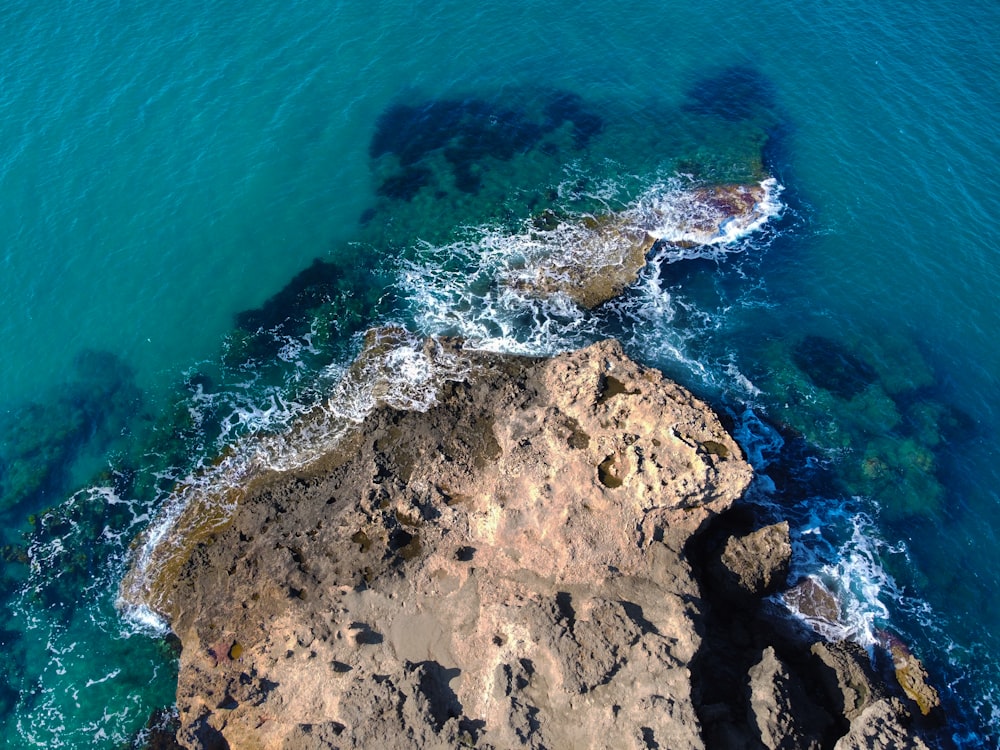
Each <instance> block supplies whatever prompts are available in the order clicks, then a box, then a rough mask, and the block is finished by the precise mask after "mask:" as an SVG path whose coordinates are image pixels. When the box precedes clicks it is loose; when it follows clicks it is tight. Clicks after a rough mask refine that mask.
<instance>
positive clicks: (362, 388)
mask: <svg viewBox="0 0 1000 750" xmlns="http://www.w3.org/2000/svg"><path fill="white" fill-rule="evenodd" d="M366 346H367V348H366V350H365V351H364V352H363V353H362V355H361V357H360V358H359V359H358V360H357V361H356V362H355V363H354V365H352V366H351V367H350V368H346V369H344V370H343V374H342V377H341V378H340V380H339V381H338V382H337V384H336V386H335V387H334V388H333V390H332V392H331V393H330V394H329V395H328V397H327V398H326V399H325V400H324V401H322V402H321V403H318V404H314V405H305V404H301V403H298V402H286V401H283V400H281V399H280V398H279V397H277V396H274V395H272V396H270V397H269V398H268V400H267V402H266V403H265V405H264V406H263V407H261V408H257V409H252V410H249V411H247V410H241V411H239V412H237V413H234V415H233V425H235V424H237V423H239V424H240V425H241V427H243V428H244V429H245V430H246V431H247V432H248V433H249V434H248V435H247V436H245V437H243V438H241V439H240V440H238V441H236V443H235V444H234V445H233V447H232V449H230V450H229V451H227V453H226V454H225V455H224V456H223V457H222V458H221V459H219V460H218V461H217V462H216V463H214V464H212V465H203V466H202V467H201V469H200V470H199V471H196V472H192V473H191V474H190V475H188V476H187V477H186V478H185V479H184V480H183V481H182V482H181V483H180V485H179V487H178V488H177V490H176V491H175V492H174V493H173V494H172V495H171V497H170V498H169V499H168V500H167V502H166V503H165V504H164V506H163V507H162V508H161V509H160V511H159V513H158V516H157V519H156V520H155V521H154V522H153V523H152V524H151V525H150V526H149V528H148V529H147V530H146V531H145V533H144V534H143V537H142V543H141V544H140V546H139V548H138V549H137V550H136V551H135V553H134V556H133V561H132V575H130V576H129V577H127V578H126V581H125V583H124V584H123V588H122V591H121V596H120V599H119V607H120V609H121V611H122V612H123V613H124V614H125V616H126V617H127V618H128V619H129V620H130V621H131V622H132V623H133V625H134V626H135V627H136V628H137V629H140V630H145V631H153V632H159V631H161V630H162V628H163V627H164V623H163V620H162V618H161V617H160V615H159V614H158V613H157V612H156V611H155V610H156V603H155V602H151V601H149V600H148V598H147V595H148V584H149V577H148V574H149V573H150V572H151V571H153V570H155V569H156V566H157V565H158V564H161V563H162V562H163V561H164V560H165V559H168V557H169V555H170V552H171V550H172V549H174V547H175V546H176V545H182V544H183V539H184V535H185V533H186V531H188V530H187V529H184V528H179V527H178V523H179V522H180V520H181V518H182V517H183V513H184V510H185V509H186V508H188V507H189V506H190V505H191V503H195V502H197V503H199V505H198V507H199V509H200V510H201V511H202V513H201V515H200V517H199V518H198V519H194V521H193V522H194V523H197V524H198V525H199V527H200V528H207V527H212V526H221V525H223V524H225V523H226V521H227V519H228V518H229V517H230V516H231V514H232V512H233V510H234V509H235V502H236V498H238V496H239V493H240V492H241V489H242V488H244V487H246V486H247V484H248V483H249V482H250V481H251V480H253V479H254V478H255V477H258V476H261V475H262V474H264V473H265V472H268V471H288V470H292V469H297V468H301V467H303V466H306V465H308V464H310V463H312V462H313V461H315V460H316V459H318V458H320V457H321V456H323V455H325V454H327V453H329V452H330V451H331V450H332V449H334V448H335V447H336V445H337V444H338V443H339V442H340V441H341V440H342V439H343V438H344V436H345V435H347V434H348V433H349V431H350V430H351V429H352V428H353V427H354V426H355V425H357V424H358V423H359V422H360V421H362V420H363V419H364V418H365V416H366V415H367V414H369V413H370V412H371V410H372V409H374V408H375V407H376V406H379V405H383V404H384V405H387V406H391V407H393V408H396V409H404V410H420V411H424V410H426V409H428V408H430V406H432V405H433V404H434V402H435V400H436V395H437V393H438V390H439V388H440V386H441V385H442V384H443V383H444V382H445V381H447V380H462V379H464V378H465V377H466V376H467V374H468V371H469V363H468V361H467V360H466V359H465V358H464V357H462V356H461V355H460V354H458V353H456V352H455V351H453V350H450V349H448V348H446V347H443V346H440V345H439V344H437V343H436V342H434V341H433V340H431V341H427V342H425V341H424V340H423V339H421V338H419V337H417V336H415V335H413V334H409V333H407V332H405V331H404V330H402V329H400V328H392V329H382V330H380V331H374V332H372V333H371V334H370V335H369V340H368V341H367V342H366ZM233 425H231V427H232V426H233ZM230 490H231V491H232V492H229V491H230Z"/></svg>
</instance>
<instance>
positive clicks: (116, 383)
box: [0, 349, 142, 527]
mask: <svg viewBox="0 0 1000 750" xmlns="http://www.w3.org/2000/svg"><path fill="white" fill-rule="evenodd" d="M141 403H142V392H141V391H140V389H139V388H138V386H136V384H135V376H134V373H133V371H132V369H131V368H130V367H129V366H128V365H127V364H126V363H125V362H123V361H122V360H121V359H120V358H119V357H117V356H116V355H114V354H112V353H111V352H106V351H101V350H94V349H86V350H83V351H81V352H79V353H78V354H77V355H76V356H75V357H74V358H73V361H72V365H71V369H70V371H69V377H68V378H67V380H66V382H65V383H63V384H62V385H61V386H59V387H58V388H56V389H55V390H54V392H52V393H50V394H46V397H45V398H43V399H41V400H38V401H33V402H30V403H26V404H21V405H14V408H13V409H12V410H11V411H10V412H8V413H7V414H6V415H5V416H4V417H3V424H2V425H0V497H3V498H4V505H3V507H4V511H3V514H2V516H0V517H3V518H4V520H5V521H6V525H7V526H8V527H11V526H13V527H19V526H20V522H21V520H22V519H23V518H24V517H25V516H27V515H29V514H35V513H37V512H38V511H39V510H41V509H42V508H44V507H45V505H46V504H47V503H54V502H55V501H61V500H62V499H63V498H64V497H65V496H66V494H67V493H68V492H69V491H70V489H71V484H72V480H73V475H74V471H75V470H78V464H81V463H84V462H87V461H88V459H89V461H90V463H92V464H93V465H94V466H93V467H89V466H88V468H92V469H97V470H100V468H103V467H102V466H101V465H100V460H101V457H102V454H103V453H104V452H105V451H106V450H107V449H108V447H109V446H110V445H111V443H113V442H114V441H115V440H117V439H120V438H121V434H122V431H123V430H125V429H127V428H129V427H130V425H131V420H132V418H133V416H134V415H135V413H136V411H137V409H138V408H139V406H140V404H141ZM84 471H85V470H84ZM84 476H85V477H86V478H89V477H88V476H87V475H86V474H85V475H84ZM77 479H78V480H79V479H80V477H77Z"/></svg>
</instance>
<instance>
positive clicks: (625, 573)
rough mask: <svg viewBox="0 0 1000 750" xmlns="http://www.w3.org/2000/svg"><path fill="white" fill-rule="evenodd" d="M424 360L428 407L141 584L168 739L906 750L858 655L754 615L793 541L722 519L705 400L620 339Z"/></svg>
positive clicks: (317, 465)
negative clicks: (169, 682)
mask: <svg viewBox="0 0 1000 750" xmlns="http://www.w3.org/2000/svg"><path fill="white" fill-rule="evenodd" d="M445 350H447V352H448V353H449V356H460V357H464V358H466V359H467V361H468V364H469V368H468V374H467V375H465V376H464V377H463V378H462V379H456V380H448V381H445V382H443V383H442V384H441V387H440V390H439V392H438V394H437V399H436V402H435V403H434V404H433V405H431V406H430V407H429V408H428V409H427V410H426V411H406V410H398V409H393V408H391V407H388V406H381V407H377V408H375V409H374V410H373V411H372V412H371V413H370V414H369V415H368V417H367V418H366V419H365V420H364V421H363V422H362V423H361V424H359V425H358V427H357V428H356V429H354V430H353V431H352V432H351V433H349V434H348V436H347V437H345V438H344V440H343V442H342V443H341V445H340V446H339V448H338V449H337V450H335V451H332V452H331V453H329V454H328V455H326V456H324V457H322V458H320V459H318V460H316V461H314V462H313V463H311V464H310V465H309V466H307V467H305V468H300V469H297V470H295V471H285V472H281V473H278V472H275V473H272V474H270V475H268V476H266V477H264V478H262V479H260V480H259V481H255V482H254V483H253V485H252V486H251V487H249V488H248V489H247V491H246V493H245V494H244V496H243V497H242V498H241V499H240V501H239V503H238V504H237V505H236V507H235V508H234V509H233V510H232V515H231V517H230V518H229V520H228V522H227V523H226V524H224V525H221V526H218V527H216V528H214V530H212V531H211V533H206V534H205V535H204V536H203V537H202V538H201V539H200V540H199V541H198V543H197V544H196V545H193V548H192V549H191V551H190V555H189V556H188V557H187V559H186V560H184V561H182V563H181V564H178V565H175V566H172V567H171V569H170V572H169V573H168V574H165V575H161V576H160V577H159V578H158V579H157V581H156V583H155V587H156V588H157V589H158V590H157V596H156V601H158V602H161V603H163V606H162V608H163V609H164V611H163V612H162V614H163V615H164V616H165V617H167V618H168V620H169V622H170V625H171V627H172V629H173V630H174V632H175V633H176V635H177V636H178V637H179V639H180V641H181V643H182V651H181V655H180V675H179V680H178V689H177V707H178V710H179V728H178V730H177V735H176V736H177V741H178V742H179V743H180V744H181V745H182V746H184V747H188V748H225V747H232V748H244V749H246V748H250V749H253V748H268V749H272V748H273V749H274V750H278V749H281V750H296V749H300V748H302V749H304V748H374V747H379V748H414V747H420V748H455V747H478V748H509V747H530V748H553V749H556V748H628V747H635V748H672V749H678V748H741V747H742V748H760V747H769V748H827V747H836V748H838V749H841V750H846V749H848V748H882V747H884V748H889V747H898V748H902V747H912V748H921V747H926V745H925V744H924V742H923V740H921V739H920V737H919V736H918V735H917V730H916V728H915V724H914V721H916V719H920V718H921V717H920V716H919V712H918V711H917V710H916V709H917V706H916V704H915V703H913V702H910V701H909V699H908V698H906V697H905V695H904V694H903V693H902V691H900V690H898V689H897V690H896V691H895V692H894V691H892V690H890V688H889V686H888V685H887V684H886V683H884V681H881V680H879V679H878V678H876V676H875V674H874V673H873V671H872V668H871V665H870V662H869V658H868V654H867V653H865V652H864V651H863V650H862V649H861V648H860V647H856V646H854V645H852V644H849V643H826V642H822V641H820V640H819V639H818V638H817V637H815V636H812V635H809V634H808V633H807V632H806V631H805V630H804V629H803V628H800V627H798V626H796V625H795V624H794V623H793V622H792V621H790V620H788V619H787V618H786V617H784V616H783V615H782V614H781V613H779V612H776V611H773V610H772V608H771V607H770V605H769V604H768V603H767V601H766V600H762V598H761V597H762V596H764V595H766V594H769V593H771V592H774V591H776V590H779V589H781V588H782V587H783V586H784V585H785V580H784V579H785V576H786V574H787V570H788V561H789V557H790V555H791V548H790V544H789V541H788V529H787V526H785V525H778V526H768V527H765V528H763V529H760V528H755V527H754V525H753V522H752V518H750V517H749V516H748V515H746V513H745V511H744V510H742V509H741V506H736V508H734V507H733V506H734V503H735V502H736V501H737V499H738V498H740V496H741V494H742V493H743V492H744V490H745V489H746V487H747V485H748V483H749V482H750V479H751V474H752V472H751V469H750V467H749V465H748V464H747V463H746V462H745V461H744V460H743V458H742V457H741V453H740V449H739V447H738V446H737V444H736V443H735V442H734V441H733V439H732V438H731V437H730V435H729V434H728V433H727V432H726V430H725V429H724V427H723V425H722V424H721V423H720V421H719V419H718V418H717V417H716V416H715V414H713V412H712V411H711V410H710V409H709V408H708V407H707V406H706V405H705V404H704V403H702V402H700V401H698V400H697V399H696V398H694V397H693V396H692V395H691V394H690V393H688V392H687V391H685V390H684V389H682V388H681V387H679V386H677V385H676V384H674V383H671V382H670V381H668V380H666V379H664V378H663V377H662V376H661V375H660V374H659V373H658V372H656V371H654V370H649V369H646V368H643V367H641V366H639V365H637V364H635V363H634V362H632V361H630V360H629V359H628V358H627V357H626V356H625V355H624V354H623V352H622V350H621V348H620V346H619V345H618V344H617V343H616V342H613V341H608V342H603V343H599V344H596V345H594V346H591V347H588V348H586V349H583V350H580V351H577V352H573V353H569V354H565V355H561V356H557V357H554V358H551V359H529V358H519V357H511V356H500V355H490V354H484V353H477V352H469V351H462V349H461V345H460V344H459V343H457V342H449V341H430V342H428V343H427V345H426V348H425V354H426V356H428V357H434V356H437V354H439V353H440V352H442V351H445ZM913 717H916V718H913Z"/></svg>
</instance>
